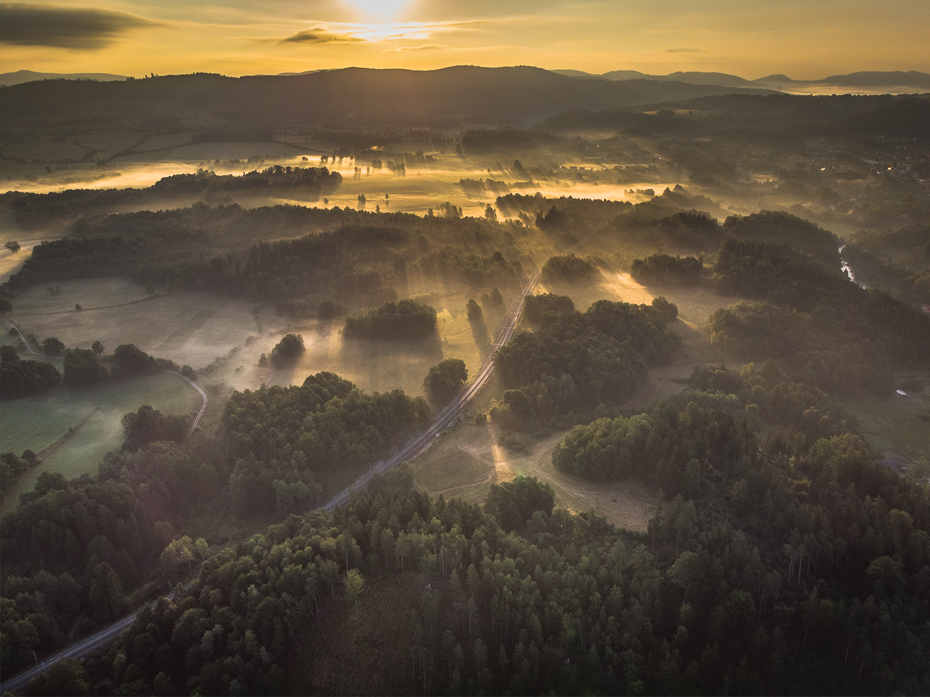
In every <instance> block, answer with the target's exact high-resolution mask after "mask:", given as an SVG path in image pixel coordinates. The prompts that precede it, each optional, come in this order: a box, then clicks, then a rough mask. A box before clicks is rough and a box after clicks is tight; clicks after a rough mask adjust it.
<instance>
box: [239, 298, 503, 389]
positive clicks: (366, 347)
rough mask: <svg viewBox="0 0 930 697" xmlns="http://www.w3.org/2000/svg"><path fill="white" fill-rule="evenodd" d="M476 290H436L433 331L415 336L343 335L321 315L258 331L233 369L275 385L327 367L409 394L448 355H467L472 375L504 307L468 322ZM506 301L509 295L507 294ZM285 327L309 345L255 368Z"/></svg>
mask: <svg viewBox="0 0 930 697" xmlns="http://www.w3.org/2000/svg"><path fill="white" fill-rule="evenodd" d="M477 295H479V293H477V292H474V291H462V290H457V289H456V290H451V291H447V292H442V293H436V294H435V295H434V297H433V298H431V299H429V300H428V303H429V304H430V305H432V306H433V307H435V308H436V310H437V335H436V337H433V338H428V339H422V340H415V341H389V340H359V339H349V340H346V339H344V338H343V336H342V327H343V322H341V321H336V322H328V321H326V322H324V321H320V320H299V321H294V322H292V323H290V324H289V325H287V326H286V327H284V328H281V329H278V330H277V333H272V334H270V335H265V336H262V337H261V339H260V340H257V341H255V342H254V343H253V344H252V345H250V346H249V347H247V348H246V349H244V350H243V352H242V353H241V354H240V356H239V358H240V360H237V361H235V362H236V363H237V369H238V367H240V366H241V368H242V370H241V371H240V374H241V375H243V376H245V375H249V376H251V377H250V379H251V380H252V381H253V383H254V384H253V385H252V387H256V386H257V385H258V384H261V383H262V382H266V383H268V384H277V385H292V384H300V383H301V382H303V380H304V379H305V378H306V377H307V376H308V375H311V374H313V373H317V372H320V371H322V370H328V371H331V372H334V373H337V374H338V375H340V376H342V377H343V378H345V379H346V380H351V381H352V382H353V383H355V384H356V385H357V386H358V387H359V388H361V389H363V390H365V391H368V392H386V391H390V390H393V389H397V388H400V389H402V390H404V392H406V393H407V394H409V395H413V396H416V395H422V394H423V378H425V377H426V374H427V373H428V372H429V369H430V368H431V367H432V366H434V365H436V364H437V363H439V362H440V361H442V360H443V359H446V358H458V359H461V360H463V361H465V366H466V368H467V369H468V373H469V375H470V376H474V375H475V374H476V373H477V372H478V369H479V367H480V366H481V363H482V361H483V360H484V358H485V356H486V355H487V352H488V350H489V349H490V345H491V338H492V337H493V336H495V335H496V334H497V332H498V331H499V329H500V321H501V318H502V317H503V312H504V308H489V309H486V311H485V316H484V323H483V324H482V323H471V322H469V320H468V317H467V315H466V313H465V304H466V303H467V302H468V299H469V298H473V297H476V296H477ZM504 297H505V307H506V303H507V302H509V301H510V300H511V297H510V295H509V294H505V296H504ZM287 332H295V333H299V334H301V335H302V336H303V338H304V344H305V345H306V348H307V351H306V353H305V354H304V356H303V358H302V359H301V361H300V363H298V364H297V365H296V366H294V367H292V368H288V369H282V370H272V369H264V370H261V369H254V366H255V365H256V364H257V361H258V358H259V357H260V355H261V354H262V353H265V354H269V353H270V352H271V349H272V348H273V347H274V345H275V344H276V343H277V342H278V341H279V340H280V339H281V336H282V335H283V334H285V333H287Z"/></svg>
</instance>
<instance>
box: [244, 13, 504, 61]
mask: <svg viewBox="0 0 930 697" xmlns="http://www.w3.org/2000/svg"><path fill="white" fill-rule="evenodd" d="M508 21H514V20H493V21H486V20H473V21H465V22H423V23H420V22H404V23H379V24H345V23H335V22H317V23H316V25H315V26H314V27H312V28H310V29H305V30H303V31H300V32H297V33H296V34H293V35H292V36H288V37H285V38H283V39H261V40H260V41H261V42H266V41H273V42H275V43H281V44H290V43H295V44H334V43H346V42H348V43H371V42H380V41H429V40H430V39H433V38H434V37H435V36H437V35H440V34H449V33H453V32H463V31H474V30H475V29H477V28H478V26H479V25H486V24H500V23H502V22H508ZM436 48H444V47H443V46H441V45H440V44H421V45H418V46H407V47H400V48H396V49H387V50H385V51H384V53H391V52H395V51H397V52H399V51H419V50H428V49H436Z"/></svg>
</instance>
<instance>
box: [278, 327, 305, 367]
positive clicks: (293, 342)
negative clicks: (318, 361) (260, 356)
mask: <svg viewBox="0 0 930 697" xmlns="http://www.w3.org/2000/svg"><path fill="white" fill-rule="evenodd" d="M306 350H307V349H306V348H305V347H304V338H303V336H302V335H300V334H285V335H284V338H282V339H281V341H279V342H278V343H277V344H276V345H275V347H274V348H273V349H271V365H272V366H274V367H275V368H282V367H285V366H288V365H293V364H294V363H296V362H297V361H298V360H299V359H300V357H301V356H302V355H303V354H304V353H305V352H306Z"/></svg>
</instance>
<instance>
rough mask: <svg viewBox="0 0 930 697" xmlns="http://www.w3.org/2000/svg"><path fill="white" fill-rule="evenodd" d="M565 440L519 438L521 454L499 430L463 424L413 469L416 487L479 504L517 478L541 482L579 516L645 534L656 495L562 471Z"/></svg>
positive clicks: (559, 435) (559, 437)
mask: <svg viewBox="0 0 930 697" xmlns="http://www.w3.org/2000/svg"><path fill="white" fill-rule="evenodd" d="M564 437H565V433H564V432H562V433H556V434H554V435H551V436H548V437H546V438H544V439H541V440H538V439H534V438H529V437H520V441H521V442H523V443H524V445H525V446H526V448H527V449H526V451H525V452H519V453H518V452H513V451H510V450H506V449H504V448H502V447H501V446H500V445H498V433H497V431H496V427H495V426H493V425H490V424H488V425H484V426H476V425H474V424H472V423H462V424H459V425H457V426H455V427H453V428H451V429H449V430H447V431H445V432H444V433H443V435H442V436H440V437H439V438H437V439H436V443H434V444H433V445H432V446H430V448H429V449H428V450H427V451H426V452H424V453H423V454H421V455H420V456H419V457H417V458H415V459H414V460H413V461H412V463H411V465H412V466H413V472H414V476H415V479H416V483H417V484H418V485H419V486H420V487H422V488H423V489H425V490H426V491H428V492H429V493H430V494H431V495H434V496H438V495H439V494H443V495H444V496H446V497H447V498H448V497H456V498H461V499H464V500H466V501H469V502H480V501H483V500H484V498H485V497H486V496H487V492H488V490H489V489H490V487H491V484H496V483H500V482H506V481H510V480H512V479H513V478H514V477H516V476H517V475H524V476H528V477H537V478H539V479H540V480H541V481H545V482H547V483H549V484H550V485H551V486H552V488H553V489H554V490H555V497H556V506H558V507H560V508H566V509H568V510H570V511H573V512H576V513H577V512H579V511H586V510H591V509H593V510H595V511H597V513H598V514H599V515H602V516H604V517H605V518H607V520H608V521H610V522H611V523H613V524H614V525H617V526H620V527H623V528H626V529H628V530H637V531H641V530H645V529H646V523H647V522H648V520H649V516H650V515H651V510H652V506H653V505H654V499H655V495H654V494H653V492H651V491H650V490H649V489H648V488H647V487H645V486H643V485H642V484H639V483H636V482H612V483H609V484H597V483H594V482H588V481H585V480H583V479H578V478H576V477H570V476H568V475H566V474H563V473H561V472H559V471H558V470H556V469H555V467H554V466H553V464H552V451H553V449H554V448H555V446H556V445H557V444H558V443H559V442H560V441H561V440H562V439H563V438H564Z"/></svg>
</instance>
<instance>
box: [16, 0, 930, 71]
mask: <svg viewBox="0 0 930 697" xmlns="http://www.w3.org/2000/svg"><path fill="white" fill-rule="evenodd" d="M928 34H930V0H893V2H888V3H880V2H875V0H869V1H868V2H866V1H864V0H814V1H813V2H811V1H810V0H803V1H802V0H767V1H761V0H715V1H713V2H707V1H704V0H664V2H662V3H655V2H645V1H644V0H302V1H300V0H229V1H227V2H218V1H215V0H99V1H97V0H86V1H85V0H72V1H69V0H63V1H61V2H58V3H54V4H49V3H38V2H14V3H5V2H0V72H12V71H16V70H20V69H27V70H35V71H39V72H56V73H77V72H98V73H115V74H118V75H133V76H136V77H141V76H142V75H148V74H150V73H155V74H156V75H166V74H174V73H191V72H214V73H222V74H224V75H233V76H238V75H254V74H277V73H287V72H304V71H308V70H319V69H327V68H342V67H348V66H362V67H369V68H411V69H418V70H427V69H434V68H441V67H446V66H450V65H482V66H506V65H535V66H539V67H541V68H547V69H550V70H557V69H574V70H583V71H586V72H591V73H597V74H600V73H603V72H607V71H611V70H639V71H642V72H645V73H650V74H661V75H664V74H668V73H670V72H674V71H677V70H685V71H688V70H695V71H717V72H724V73H730V74H733V75H739V76H741V77H745V78H748V79H755V78H759V77H764V76H767V75H771V74H777V73H781V74H785V75H788V76H789V77H791V78H794V79H800V80H810V79H820V78H823V77H827V76H829V75H834V74H845V73H850V72H856V71H860V70H919V71H923V72H930V41H928V40H927V36H928Z"/></svg>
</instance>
